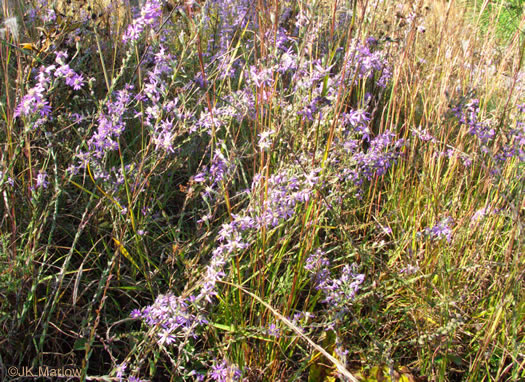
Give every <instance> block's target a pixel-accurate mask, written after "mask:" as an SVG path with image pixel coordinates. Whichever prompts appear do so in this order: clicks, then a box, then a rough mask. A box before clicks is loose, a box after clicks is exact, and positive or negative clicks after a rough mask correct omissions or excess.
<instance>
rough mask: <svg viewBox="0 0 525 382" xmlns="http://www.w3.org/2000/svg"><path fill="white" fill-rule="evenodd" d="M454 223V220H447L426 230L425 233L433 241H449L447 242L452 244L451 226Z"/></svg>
mask: <svg viewBox="0 0 525 382" xmlns="http://www.w3.org/2000/svg"><path fill="white" fill-rule="evenodd" d="M453 222H454V221H453V220H452V218H450V217H448V218H445V219H443V220H441V221H440V222H439V223H437V224H436V225H434V226H433V227H431V228H426V229H425V231H424V233H425V234H426V235H427V236H428V237H430V238H431V239H432V240H440V239H447V242H449V243H450V241H451V239H452V229H451V228H450V224H452V223H453Z"/></svg>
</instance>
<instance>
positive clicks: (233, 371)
mask: <svg viewBox="0 0 525 382" xmlns="http://www.w3.org/2000/svg"><path fill="white" fill-rule="evenodd" d="M208 375H209V377H210V378H211V379H212V380H214V381H217V382H227V381H238V380H240V377H241V371H240V370H239V369H238V368H237V367H236V366H235V365H228V362H227V361H226V360H223V361H222V362H220V363H219V362H215V363H214V364H213V365H212V366H211V370H210V371H209V372H208Z"/></svg>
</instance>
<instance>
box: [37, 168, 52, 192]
mask: <svg viewBox="0 0 525 382" xmlns="http://www.w3.org/2000/svg"><path fill="white" fill-rule="evenodd" d="M48 185H49V182H48V181H47V173H46V172H45V171H43V170H41V171H40V172H39V173H38V175H37V176H36V185H35V188H40V187H43V188H47V186H48Z"/></svg>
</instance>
